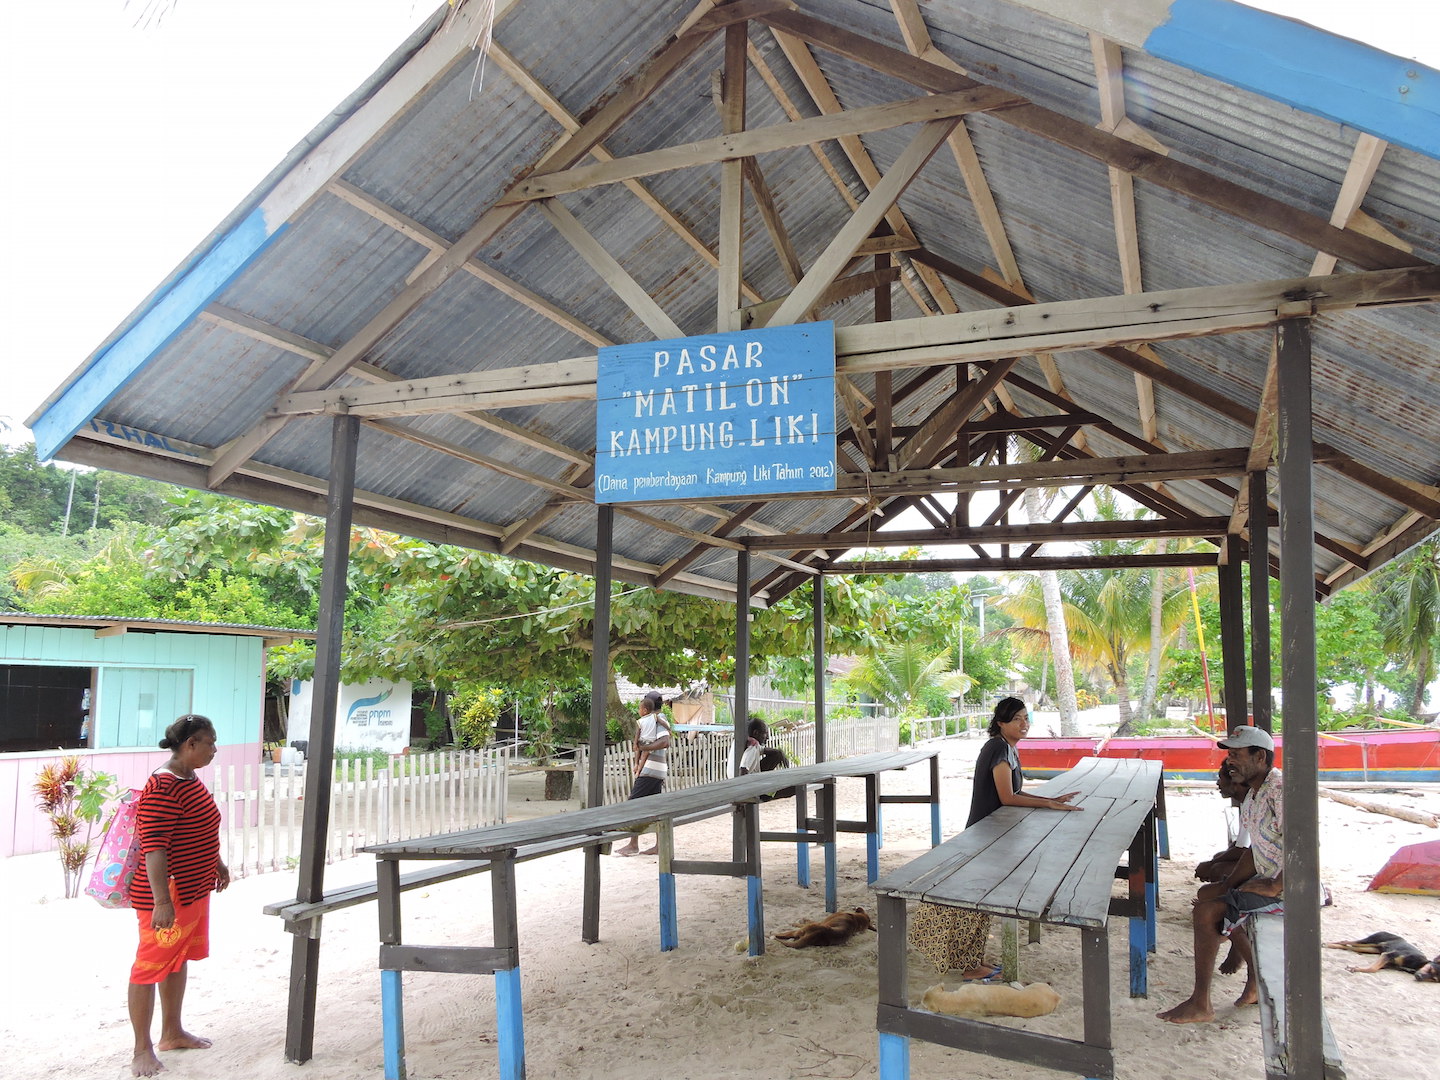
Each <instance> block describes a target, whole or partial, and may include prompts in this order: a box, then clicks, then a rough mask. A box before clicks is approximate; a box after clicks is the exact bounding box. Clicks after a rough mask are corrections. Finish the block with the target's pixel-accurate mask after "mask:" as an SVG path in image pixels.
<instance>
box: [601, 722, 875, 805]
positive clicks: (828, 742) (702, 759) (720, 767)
mask: <svg viewBox="0 0 1440 1080" xmlns="http://www.w3.org/2000/svg"><path fill="white" fill-rule="evenodd" d="M767 745H769V746H776V747H779V748H780V749H782V750H784V751H785V754H786V756H787V757H788V758H789V759H790V763H791V764H792V765H811V764H813V763H814V761H815V725H814V724H802V725H800V726H799V727H796V728H792V729H790V730H789V731H783V732H772V733H771V735H770V741H769V743H768V744H767ZM825 748H826V754H825V756H826V757H827V758H829V759H830V760H832V761H833V760H835V759H836V758H844V757H855V756H856V755H859V754H874V753H879V752H881V751H885V750H898V749H899V748H900V725H899V723H898V722H897V721H896V720H895V718H894V717H890V716H875V717H862V718H853V717H846V718H845V719H841V720H831V721H829V722H827V723H826V725H825ZM734 752H735V740H734V737H733V736H731V735H728V734H724V733H719V732H701V733H699V734H698V735H697V736H696V737H695V738H693V739H690V738H685V739H680V740H678V741H676V742H674V743H672V745H671V747H670V753H669V756H668V760H669V763H670V774H669V776H668V777H667V779H666V781H665V787H666V790H668V791H678V790H679V789H681V788H687V787H694V786H695V785H697V784H708V783H710V782H711V781H712V780H724V779H726V778H727V777H729V776H730V774H731V760H732V756H733V754H734ZM586 754H587V748H586V747H581V748H580V750H579V752H578V754H577V755H576V759H575V772H576V776H575V783H576V785H577V788H578V791H579V794H580V798H581V801H582V803H583V802H584V800H585V795H586V787H585V785H586V776H587V771H586ZM634 761H635V744H634V743H631V742H623V743H616V744H615V745H613V746H607V747H606V748H605V769H604V792H605V803H606V805H609V804H610V803H618V802H624V801H625V800H626V799H628V798H629V797H630V786H631V784H632V783H633V767H634Z"/></svg>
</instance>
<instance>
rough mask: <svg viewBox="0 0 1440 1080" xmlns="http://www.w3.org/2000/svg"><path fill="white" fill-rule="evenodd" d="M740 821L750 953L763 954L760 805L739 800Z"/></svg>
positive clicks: (737, 808) (736, 810) (763, 925)
mask: <svg viewBox="0 0 1440 1080" xmlns="http://www.w3.org/2000/svg"><path fill="white" fill-rule="evenodd" d="M735 812H736V814H737V815H738V817H739V820H740V823H741V824H740V829H741V834H742V842H743V847H744V862H745V910H746V913H747V919H746V922H747V925H748V926H749V928H750V950H749V952H750V955H751V956H763V955H764V953H765V889H764V884H763V882H762V881H761V877H760V806H759V804H758V803H754V802H746V803H741V804H740V805H739V806H737V807H736V808H735Z"/></svg>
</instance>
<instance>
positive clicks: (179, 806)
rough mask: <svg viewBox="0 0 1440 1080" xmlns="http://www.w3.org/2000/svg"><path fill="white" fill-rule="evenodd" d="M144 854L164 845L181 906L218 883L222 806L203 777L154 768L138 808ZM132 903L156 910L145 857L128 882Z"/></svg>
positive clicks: (141, 907) (139, 828) (148, 909)
mask: <svg viewBox="0 0 1440 1080" xmlns="http://www.w3.org/2000/svg"><path fill="white" fill-rule="evenodd" d="M136 818H137V822H138V825H137V829H138V832H139V834H140V854H141V857H142V859H143V857H144V856H145V855H147V854H149V853H150V852H152V851H157V850H159V851H166V852H168V853H169V856H170V876H171V877H172V878H174V879H175V890H176V892H177V893H178V894H179V899H180V906H181V907H188V906H189V905H190V904H193V903H195V901H197V900H199V899H200V898H201V897H202V896H204V895H205V894H206V893H208V892H210V890H211V889H213V888H215V867H216V864H217V863H218V862H219V861H220V808H219V807H218V806H216V805H215V799H214V797H213V796H212V795H211V794H210V792H209V791H207V790H206V789H205V784H204V783H203V782H202V781H201V780H200V778H199V777H196V776H191V777H189V778H188V779H186V778H182V777H179V776H176V775H175V774H174V773H170V772H166V771H164V770H163V769H162V770H160V771H159V772H155V773H152V774H151V776H150V780H149V782H148V783H146V785H145V790H144V791H142V792H141V793H140V804H139V807H138V808H137V811H136ZM130 905H131V906H132V907H134V908H135V909H136V910H138V911H153V910H154V909H155V897H154V895H153V894H152V893H151V891H150V878H149V877H148V876H147V875H146V873H145V867H144V865H143V863H142V865H141V867H140V872H139V873H138V874H136V875H135V877H134V879H133V880H132V881H131V882H130Z"/></svg>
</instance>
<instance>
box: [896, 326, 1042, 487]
mask: <svg viewBox="0 0 1440 1080" xmlns="http://www.w3.org/2000/svg"><path fill="white" fill-rule="evenodd" d="M945 317H946V316H936V318H945ZM1018 362H1019V358H1018V357H1014V356H1010V357H1005V358H1003V359H997V360H995V361H993V362H992V363H991V364H990V365H989V367H987V368H986V369H985V370H984V371H982V372H981V373H980V374H979V376H978V377H977V378H976V379H975V380H974V381H973V382H969V383H966V384H965V385H964V386H962V387H961V388H960V389H959V390H958V391H957V392H956V394H955V396H954V397H953V398H952V399H951V400H950V401H948V402H946V403H945V404H944V405H942V406H941V407H940V408H939V409H937V410H935V412H933V413H932V414H931V415H930V417H929V419H927V420H926V421H925V422H924V423H923V424H921V425H920V430H919V431H917V432H916V433H915V434H914V435H912V436H911V437H910V438H909V439H908V440H906V443H905V445H904V446H902V447H901V448H900V464H901V466H902V467H905V468H914V467H920V468H923V467H924V466H925V465H927V464H929V462H930V461H931V460H932V459H933V458H934V456H935V455H936V454H937V453H939V451H940V449H941V447H943V446H944V445H945V444H946V443H948V442H950V441H951V440H952V439H954V437H955V431H956V429H957V428H959V427H960V426H961V425H962V424H964V423H965V422H966V421H967V420H969V419H970V416H971V414H973V413H974V412H975V410H976V409H977V408H979V407H980V403H981V402H983V401H984V400H985V397H986V395H988V394H989V393H990V391H991V390H993V389H994V388H995V387H996V386H997V385H999V383H1000V380H1001V379H1003V378H1004V377H1005V376H1006V375H1007V374H1008V373H1009V371H1010V369H1011V368H1013V367H1014V366H1015V365H1016V363H1018Z"/></svg>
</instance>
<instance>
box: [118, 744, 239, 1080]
mask: <svg viewBox="0 0 1440 1080" xmlns="http://www.w3.org/2000/svg"><path fill="white" fill-rule="evenodd" d="M160 748H161V749H162V750H169V751H170V752H171V753H170V760H169V761H167V762H166V763H165V764H164V765H162V766H160V768H158V769H156V770H155V771H154V772H153V773H151V775H150V779H149V781H148V782H147V783H146V785H145V789H144V791H142V792H141V793H140V802H139V805H138V807H137V819H138V831H139V837H140V851H141V853H142V854H143V855H144V856H145V873H144V874H136V875H135V878H134V880H133V881H132V882H131V884H130V906H131V907H133V908H134V909H135V912H136V915H137V916H138V918H139V923H140V945H139V948H138V949H137V950H136V953H135V963H134V965H133V966H132V967H131V969H130V996H129V1007H130V1024H131V1026H132V1027H133V1028H134V1029H135V1058H134V1060H133V1061H132V1062H131V1067H130V1071H131V1072H132V1073H133V1074H134V1075H135V1076H153V1075H155V1074H156V1073H158V1072H159V1071H160V1070H161V1069H162V1068H164V1066H163V1065H161V1064H160V1059H159V1058H158V1057H156V1056H155V1052H156V1050H203V1049H205V1048H206V1047H208V1046H209V1045H210V1040H209V1039H202V1038H200V1037H199V1036H198V1035H191V1034H190V1033H189V1032H188V1031H186V1030H185V1028H184V1026H183V1025H182V1023H181V1020H180V1007H181V1005H182V1004H183V1002H184V998H185V972H186V966H187V964H188V962H189V961H191V960H203V959H204V958H205V957H207V956H209V955H210V893H211V891H212V890H213V891H216V892H219V891H221V890H223V889H224V888H225V887H226V886H227V885H229V884H230V871H229V870H228V869H227V868H226V866H225V864H224V863H223V862H221V861H220V811H219V809H218V808H217V807H216V806H215V799H214V797H213V796H211V794H210V792H209V791H207V790H206V788H205V784H204V782H203V781H202V780H201V779H200V778H199V777H198V776H196V775H195V770H197V769H203V768H204V767H205V766H206V765H209V764H210V762H211V761H213V760H214V758H215V725H214V724H212V723H211V722H210V721H209V720H208V719H206V718H205V717H203V716H182V717H180V719H178V720H176V721H175V722H174V723H173V724H171V725H170V726H169V728H167V729H166V731H165V738H163V739H162V740H160ZM157 985H158V986H159V987H160V1039H159V1041H158V1042H155V1043H152V1042H151V1041H150V1021H151V1020H152V1019H153V1017H154V1014H155V987H156V986H157Z"/></svg>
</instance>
